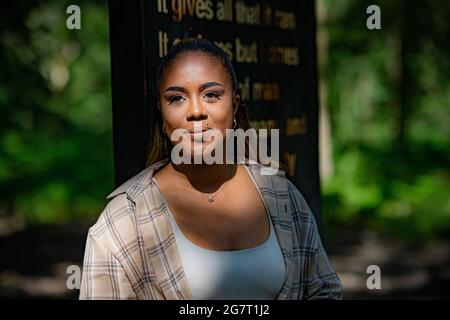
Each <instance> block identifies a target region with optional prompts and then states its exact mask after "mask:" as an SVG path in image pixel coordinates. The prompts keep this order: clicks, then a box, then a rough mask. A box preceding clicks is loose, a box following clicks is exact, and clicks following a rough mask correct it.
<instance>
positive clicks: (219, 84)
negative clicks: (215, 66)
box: [200, 82, 223, 91]
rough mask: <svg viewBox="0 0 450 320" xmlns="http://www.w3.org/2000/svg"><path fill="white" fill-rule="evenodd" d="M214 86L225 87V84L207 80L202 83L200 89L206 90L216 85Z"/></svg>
mask: <svg viewBox="0 0 450 320" xmlns="http://www.w3.org/2000/svg"><path fill="white" fill-rule="evenodd" d="M214 86H221V87H223V84H221V83H219V82H206V83H204V84H202V85H201V86H200V91H203V90H205V89H207V88H209V87H214Z"/></svg>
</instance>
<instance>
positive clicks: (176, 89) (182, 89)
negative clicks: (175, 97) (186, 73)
mask: <svg viewBox="0 0 450 320" xmlns="http://www.w3.org/2000/svg"><path fill="white" fill-rule="evenodd" d="M213 86H221V87H223V86H224V85H223V84H221V83H219V82H206V83H203V84H202V85H201V86H200V91H203V90H205V89H207V88H209V87H213ZM167 91H179V92H183V93H187V90H186V89H185V88H183V87H178V86H173V87H169V88H167V89H166V90H164V93H166V92H167Z"/></svg>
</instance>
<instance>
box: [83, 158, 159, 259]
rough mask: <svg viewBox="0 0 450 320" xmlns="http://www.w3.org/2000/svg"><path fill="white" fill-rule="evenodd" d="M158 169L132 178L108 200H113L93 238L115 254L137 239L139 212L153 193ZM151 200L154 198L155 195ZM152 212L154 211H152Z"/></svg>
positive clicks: (110, 195)
mask: <svg viewBox="0 0 450 320" xmlns="http://www.w3.org/2000/svg"><path fill="white" fill-rule="evenodd" d="M154 169H155V165H152V166H149V167H147V168H145V169H143V170H141V171H140V172H139V173H137V174H136V175H134V176H132V177H131V178H129V179H128V180H126V181H125V182H124V183H122V184H121V185H120V186H118V187H117V188H116V189H114V190H113V191H112V192H111V193H110V194H108V196H107V197H106V199H107V200H109V201H108V202H107V203H106V205H105V207H104V209H103V210H102V212H101V213H100V215H99V217H98V219H97V221H96V222H95V223H94V225H92V227H91V228H90V229H89V236H90V237H94V238H95V239H96V240H98V241H100V242H101V243H102V244H104V245H106V246H111V249H112V250H113V251H116V250H120V248H121V247H122V246H123V244H124V243H131V242H132V241H133V240H135V239H136V238H137V232H138V231H137V228H138V226H137V224H138V220H139V217H138V215H139V212H138V209H139V208H141V207H142V206H141V205H140V202H142V203H145V204H147V205H148V202H149V201H141V199H142V194H143V193H144V191H146V190H150V191H151V190H153V189H154V188H152V184H153V182H152V177H153V171H154ZM147 198H148V199H151V198H154V197H152V196H151V195H150V196H147ZM149 209H151V208H149Z"/></svg>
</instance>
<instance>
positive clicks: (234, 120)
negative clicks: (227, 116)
mask: <svg viewBox="0 0 450 320" xmlns="http://www.w3.org/2000/svg"><path fill="white" fill-rule="evenodd" d="M233 123H234V125H233V129H234V128H236V127H237V121H236V118H234V119H233Z"/></svg>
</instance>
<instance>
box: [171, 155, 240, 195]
mask: <svg viewBox="0 0 450 320" xmlns="http://www.w3.org/2000/svg"><path fill="white" fill-rule="evenodd" d="M170 166H171V170H173V173H174V174H175V175H177V176H178V177H179V178H181V179H183V180H187V182H188V183H189V184H190V185H191V186H192V187H194V188H195V189H197V190H199V191H201V192H205V193H211V192H215V191H216V190H217V189H218V188H220V186H221V185H222V184H223V183H225V182H226V181H228V180H229V179H231V178H233V177H234V176H235V174H236V171H237V164H217V163H216V164H210V165H209V164H205V163H202V164H173V163H172V162H171V163H170Z"/></svg>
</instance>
